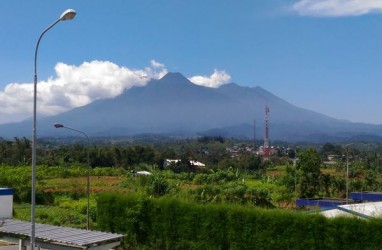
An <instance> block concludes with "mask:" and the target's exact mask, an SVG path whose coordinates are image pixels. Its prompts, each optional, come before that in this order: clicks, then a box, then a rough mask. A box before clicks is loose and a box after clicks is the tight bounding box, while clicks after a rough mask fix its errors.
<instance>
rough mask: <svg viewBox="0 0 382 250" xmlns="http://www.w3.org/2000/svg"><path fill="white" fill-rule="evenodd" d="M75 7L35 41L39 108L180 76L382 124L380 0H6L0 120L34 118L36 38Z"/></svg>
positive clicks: (0, 46)
mask: <svg viewBox="0 0 382 250" xmlns="http://www.w3.org/2000/svg"><path fill="white" fill-rule="evenodd" d="M69 8H71V9H75V10H76V12H77V15H76V17H75V18H74V19H73V20H71V21H60V22H59V23H57V25H55V26H54V27H53V28H52V29H50V30H49V31H48V32H47V33H45V35H44V36H43V38H42V40H41V43H40V45H39V49H38V57H37V72H38V84H37V86H38V87H37V89H38V95H37V98H38V99H37V103H38V106H37V110H38V114H39V115H54V114H57V113H60V112H64V111H67V110H70V109H73V108H75V107H79V106H82V105H86V104H88V103H90V102H92V101H94V100H96V99H102V98H112V97H114V96H116V95H119V94H120V93H122V92H123V91H124V90H125V89H129V88H131V87H132V86H143V85H145V84H146V83H147V82H148V81H149V80H150V79H159V78H161V77H162V76H164V75H165V74H166V73H167V72H180V73H182V74H183V75H184V76H185V77H187V78H189V79H190V80H191V81H192V82H194V83H195V84H199V85H203V86H207V87H212V88H214V87H219V86H221V85H222V84H226V83H231V82H233V83H236V84H239V85H241V86H248V87H255V86H260V87H262V88H264V89H266V90H268V91H270V92H271V93H273V94H274V95H276V96H278V97H280V98H282V99H284V100H286V101H288V102H290V103H291V104H294V105H296V106H298V107H301V108H306V109H309V110H313V111H316V112H319V113H322V114H325V115H328V116H330V117H333V118H337V119H344V120H349V121H352V122H363V123H371V124H382V109H381V108H380V107H382V98H381V97H382V50H381V48H382V0H240V1H238V0H109V1H106V0H81V1H78V0H65V1H51V0H12V1H0V9H1V10H2V13H1V15H0V124H1V123H8V122H17V121H21V120H24V119H26V118H29V117H31V116H32V112H33V111H32V104H33V74H34V52H35V47H36V43H37V39H38V38H39V36H40V34H41V33H42V32H43V30H44V29H45V28H46V27H48V26H49V25H50V24H52V23H53V22H55V21H56V20H57V19H58V18H59V16H60V15H61V13H62V12H63V11H65V10H66V9H69ZM271 113H272V110H271ZM271 113H270V115H271Z"/></svg>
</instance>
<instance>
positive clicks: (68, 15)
mask: <svg viewBox="0 0 382 250" xmlns="http://www.w3.org/2000/svg"><path fill="white" fill-rule="evenodd" d="M76 14H77V13H76V11H75V10H73V9H67V10H65V11H64V12H63V13H62V14H61V16H60V20H61V21H65V20H72V19H73V18H74V17H75V16H76Z"/></svg>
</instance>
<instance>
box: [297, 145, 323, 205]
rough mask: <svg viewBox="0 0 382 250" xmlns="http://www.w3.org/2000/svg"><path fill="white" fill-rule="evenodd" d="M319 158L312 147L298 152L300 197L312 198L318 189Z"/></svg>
mask: <svg viewBox="0 0 382 250" xmlns="http://www.w3.org/2000/svg"><path fill="white" fill-rule="evenodd" d="M320 166H321V158H320V155H319V153H318V152H317V151H316V150H315V149H314V148H309V149H308V150H306V151H302V152H300V153H299V156H298V161H297V166H296V167H297V169H298V170H300V171H301V177H300V179H299V185H300V197H302V198H313V197H314V196H315V195H316V194H317V193H318V191H319V184H320V182H319V178H320V173H321V172H320Z"/></svg>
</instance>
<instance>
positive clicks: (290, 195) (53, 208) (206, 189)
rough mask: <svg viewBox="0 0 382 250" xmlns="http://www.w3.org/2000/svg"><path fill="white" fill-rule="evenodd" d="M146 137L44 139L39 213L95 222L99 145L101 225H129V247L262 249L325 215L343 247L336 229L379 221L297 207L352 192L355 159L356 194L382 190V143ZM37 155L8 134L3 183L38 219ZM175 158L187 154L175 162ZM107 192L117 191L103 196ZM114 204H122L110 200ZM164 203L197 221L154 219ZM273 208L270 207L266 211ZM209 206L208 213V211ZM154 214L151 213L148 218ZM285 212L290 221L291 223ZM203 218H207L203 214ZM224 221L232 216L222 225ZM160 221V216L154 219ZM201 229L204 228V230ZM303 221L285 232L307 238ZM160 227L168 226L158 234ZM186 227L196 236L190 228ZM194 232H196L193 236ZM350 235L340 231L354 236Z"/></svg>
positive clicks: (82, 223)
mask: <svg viewBox="0 0 382 250" xmlns="http://www.w3.org/2000/svg"><path fill="white" fill-rule="evenodd" d="M145 140H146V141H145V142H140V143H139V144H135V143H132V142H131V141H130V140H122V139H121V140H119V141H115V143H114V144H108V143H107V142H103V143H97V144H92V145H91V146H90V147H89V148H87V144H86V143H85V144H81V141H76V143H70V141H69V142H68V141H65V142H63V141H40V142H39V147H38V152H37V153H38V157H37V161H38V162H37V163H38V166H37V180H38V185H37V190H36V202H37V204H38V207H37V209H36V221H37V222H40V223H49V224H53V225H62V226H64V225H66V226H72V227H79V228H85V227H86V204H87V194H86V183H87V175H88V162H87V157H86V156H87V150H89V153H90V162H89V163H90V172H89V174H90V185H91V187H90V193H91V196H90V203H91V209H90V218H91V224H90V225H91V228H92V229H97V228H100V229H105V230H111V231H118V232H123V233H128V235H129V240H131V239H133V241H131V242H132V244H133V245H129V247H137V246H139V247H142V248H143V249H144V248H152V247H154V248H155V247H156V246H158V248H167V246H169V244H172V243H173V241H174V240H175V239H179V240H180V241H179V244H176V245H174V246H178V247H177V248H178V249H181V248H188V249H196V248H198V247H207V248H212V249H221V248H223V249H227V248H230V249H239V248H240V249H241V248H243V249H245V247H244V245H242V244H241V243H240V242H241V241H242V242H243V244H244V243H245V242H246V243H247V244H255V245H254V246H257V248H259V249H262V248H265V245H261V243H260V239H263V240H267V243H269V244H271V245H268V246H274V248H275V249H277V248H279V246H278V245H277V244H276V243H274V239H275V236H273V237H271V235H272V234H276V233H278V234H280V232H279V231H277V230H281V229H280V228H281V226H283V225H284V224H283V223H284V222H285V225H287V223H289V224H291V225H292V226H293V227H294V226H299V225H300V224H299V223H301V224H304V223H307V224H309V223H311V224H312V223H313V224H312V225H315V224H314V223H316V222H317V223H319V222H322V223H323V224H322V225H321V224H320V226H323V227H325V229H323V230H324V231H323V236H322V237H324V238H323V239H327V240H328V242H332V243H333V244H334V245H336V246H339V245H338V244H337V242H333V238H330V237H329V238H328V236H327V235H326V234H329V233H333V234H334V235H336V234H338V232H337V231H338V230H340V231H341V230H342V231H344V233H345V235H348V236H346V237H349V238H351V235H353V234H354V232H355V231H356V227H357V226H356V225H359V230H364V229H365V230H370V228H373V227H378V225H379V221H378V220H377V221H376V222H374V221H373V222H370V223H366V224H365V225H364V223H363V222H360V221H357V222H354V221H351V220H349V221H347V220H344V221H343V220H335V221H336V222H332V220H325V219H323V218H321V217H315V216H313V217H311V216H300V215H296V214H295V211H294V210H295V209H299V208H296V207H295V205H294V201H295V199H296V198H298V197H306V198H318V197H327V198H345V195H346V178H345V177H346V166H347V163H348V166H349V191H350V192H352V191H381V185H380V183H381V173H382V165H381V153H382V146H381V145H378V144H354V145H352V146H351V148H349V146H345V145H333V144H329V143H327V144H325V145H322V146H319V145H313V146H314V147H302V146H301V145H289V146H288V145H286V144H284V145H283V146H280V147H278V148H277V150H276V154H275V155H272V156H271V157H269V159H263V158H261V157H259V156H258V155H256V154H255V152H254V150H253V142H245V141H237V140H230V139H226V138H221V137H201V138H198V139H184V140H178V139H177V140H164V141H163V143H159V142H158V141H157V140H154V142H150V141H147V139H145ZM30 154H31V143H30V142H29V140H28V139H25V138H22V139H18V138H15V139H14V141H0V186H6V187H13V188H14V189H15V195H14V200H15V218H18V219H22V220H29V217H30V205H29V203H30V196H31V194H30V190H31V171H30V165H31V162H30ZM166 159H178V160H179V161H178V162H177V163H172V164H165V162H166V161H165V160H166ZM191 161H199V162H202V163H204V164H205V166H202V165H200V166H199V165H193V164H191ZM142 170H145V171H149V172H150V173H151V175H147V176H145V175H139V174H138V171H142ZM104 193H108V195H102V194H104ZM116 193H117V194H118V195H117V197H119V196H121V194H129V196H126V197H127V198H121V200H119V198H118V199H117V198H113V197H115V196H116V195H115V194H116ZM104 197H108V198H104ZM122 197H125V196H122ZM131 197H133V198H131ZM134 197H135V198H134ZM136 197H144V198H142V199H137V198H136ZM105 199H106V200H107V199H115V202H116V203H113V202H114V200H113V202H109V204H108V205H106V203H107V202H106V201H105ZM117 200H118V201H117ZM126 202H127V204H128V207H129V208H128V209H125V208H123V207H120V208H119V207H118V206H119V205H121V206H125V203H126ZM107 206H112V207H108V208H107ZM154 208H155V211H157V212H158V213H159V212H160V213H159V214H161V213H168V214H167V215H166V216H167V217H165V218H166V220H167V219H170V217H169V216H178V215H179V216H181V217H180V218H178V219H176V220H174V223H175V222H179V221H180V222H181V223H186V224H185V225H189V229H187V228H186V227H185V228H177V227H176V225H172V224H166V223H169V222H167V221H162V220H161V219H160V218H156V217H152V216H154V215H155V213H156V212H155V213H154V210H152V209H154ZM266 208H267V210H263V209H266ZM270 208H271V209H270ZM292 208H293V210H291V209H292ZM100 209H102V210H100ZM105 209H106V210H105ZM107 209H109V211H110V214H109V215H106V214H105V211H108V210H107ZM118 209H124V210H123V211H122V213H121V215H119V216H123V218H122V217H121V218H120V217H118V216H117V217H115V218H116V219H118V218H119V219H120V220H118V221H116V222H113V223H117V224H118V223H124V224H125V225H120V226H116V225H117V224H116V225H114V226H110V225H107V224H105V218H106V217H105V216H116V215H115V214H114V212H111V211H114V210H116V211H118ZM166 209H167V210H166ZM171 209H172V210H171ZM187 209H189V211H188V210H187ZM278 209H283V210H284V211H280V210H278ZM186 210H187V211H186ZM233 211H235V212H233ZM126 213H127V214H126ZM200 213H205V216H206V217H203V216H202V215H200ZM235 213H237V214H235ZM234 214H235V216H234ZM239 215H240V216H242V217H240V216H239ZM259 215H261V216H265V217H264V221H266V222H269V223H271V224H270V225H278V226H280V228H279V229H269V230H268V229H267V228H266V227H265V229H264V230H265V231H264V234H262V231H259V230H257V231H256V228H257V227H256V226H254V225H252V224H251V223H255V222H256V221H259V220H260V222H261V223H263V222H264V221H263V219H261V218H263V217H261V218H259V217H258V216H259ZM271 215H273V216H275V218H279V219H280V224H278V222H277V221H273V220H272V219H271V218H270V217H272V216H271ZM100 216H101V217H100ZM157 216H159V215H157ZM182 216H185V217H182ZM208 216H211V218H210V217H208ZM267 216H268V217H267ZM113 218H114V217H113ZM195 218H196V219H195ZM281 218H282V219H281ZM309 218H313V219H309ZM146 219H147V220H148V221H145V220H146ZM233 219H235V220H238V221H241V222H242V224H243V226H244V225H246V224H245V223H249V224H248V225H247V226H244V227H243V228H241V227H240V225H239V224H235V223H234V220H233ZM284 219H285V221H284V222H281V221H283V220H284ZM195 220H201V222H199V221H198V222H196V221H195ZM311 220H312V221H311ZM140 221H141V222H140ZM202 221H204V223H205V224H203V223H202ZM224 221H225V223H226V224H223V225H221V224H218V222H224ZM154 222H155V223H159V224H155V225H154V224H152V223H154ZM187 223H189V224H187ZM264 223H265V222H264ZM272 223H273V224H272ZM342 224H344V228H345V229H340V226H339V225H342ZM118 225H119V224H118ZM259 225H261V224H259ZM119 227H121V228H119ZM122 227H124V228H122ZM126 227H128V228H126ZM198 227H199V228H200V230H197V228H198ZM215 227H219V228H215ZM247 227H248V228H247ZM293 227H292V229H290V230H291V231H288V230H289V229H288V228H287V227H285V228H284V229H285V230H286V231H287V232H286V233H281V235H283V236H285V237H286V236H288V237H291V236H290V235H289V233H292V232H295V233H296V235H297V236H296V237H297V238H298V237H300V238H301V237H302V236H301V235H303V234H302V232H303V231H301V232H300V231H293V230H297V229H293ZM302 228H303V229H304V230H313V226H312V227H310V228H305V226H302ZM170 229H171V230H170ZM153 230H162V231H160V232H155V233H153ZM166 230H167V231H166ZM169 230H170V231H173V230H175V231H176V230H179V231H178V232H179V234H177V235H172V236H171V234H170V233H169V235H168V237H170V238H163V237H167V236H165V235H163V234H164V233H163V232H169ZM203 230H204V231H203ZM207 230H210V231H211V232H215V231H216V234H215V235H216V237H217V240H216V241H215V240H214V244H215V243H216V244H217V245H211V244H212V242H210V243H208V242H206V241H207V240H208V239H205V238H203V237H205V236H202V235H198V233H199V231H200V233H202V232H206V231H207ZM214 230H215V231H214ZM219 230H222V231H219ZM243 230H244V231H243ZM253 230H255V231H253ZM267 230H268V231H267ZM373 230H374V229H373ZM375 230H376V229H375ZM175 231H174V233H175ZM313 231H314V230H313ZM332 231H333V232H332ZM345 231H346V232H345ZM236 232H241V234H242V235H246V234H249V233H251V234H252V233H253V234H254V233H256V236H257V235H258V234H259V237H260V238H259V242H253V241H254V239H253V238H256V237H252V239H251V240H252V241H251V242H249V240H246V239H242V237H244V236H240V235H239V234H238V233H236ZM186 233H189V234H190V236H185V235H184V234H186ZM220 233H224V234H225V235H228V236H227V237H228V238H227V239H223V238H219V237H222V235H220ZM138 234H139V235H138ZM151 234H153V235H156V234H158V235H157V236H158V240H154V239H152V238H150V237H151V236H149V235H151ZM145 235H146V236H145ZM191 235H196V236H193V237H194V238H190V237H191ZM261 235H263V236H264V238H261V237H263V236H261ZM283 236H280V237H283ZM131 237H133V238H131ZM145 237H148V238H145ZM161 237H162V238H161ZM312 237H313V236H312ZM325 237H326V238H325ZM346 237H345V236H344V237H343V238H340V239H341V240H344V241H345V240H348V238H346ZM362 237H366V236H362ZM297 238H296V239H294V238H293V239H291V240H290V241H288V242H284V243H285V244H286V245H285V246H292V245H293V246H294V245H295V244H297V243H296V242H295V240H296V241H297ZM142 240H148V243H147V244H142ZM195 240H197V242H195ZM279 240H281V239H279ZM283 240H284V239H283ZM310 240H311V241H310V243H307V242H305V241H304V242H305V243H301V244H302V245H299V244H300V243H298V244H297V245H296V246H299V247H300V248H299V247H297V248H294V247H290V248H293V249H302V248H303V246H304V247H306V248H310V246H311V245H309V244H312V242H314V241H316V240H318V238H316V236H314V237H313V238H311V239H310ZM341 240H340V241H339V242H341ZM268 241H269V242H268ZM281 242H282V241H281ZM209 244H210V245H209ZM263 244H264V243H263ZM272 244H274V245H272ZM320 244H321V243H320ZM322 244H323V245H322V248H326V245H325V244H326V243H325V244H324V243H322ZM248 246H252V245H248ZM257 248H256V249H257ZM284 248H285V247H284ZM284 248H283V249H284ZM340 248H341V247H340ZM340 248H339V249H340ZM329 249H330V248H329Z"/></svg>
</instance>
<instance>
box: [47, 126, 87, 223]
mask: <svg viewBox="0 0 382 250" xmlns="http://www.w3.org/2000/svg"><path fill="white" fill-rule="evenodd" d="M53 126H54V127H55V128H66V129H69V130H72V131H75V132H78V133H81V134H83V135H84V136H85V137H86V139H87V142H88V147H87V162H88V179H87V187H86V193H87V200H88V203H87V207H86V218H87V219H86V229H87V230H89V207H90V202H89V197H90V158H89V147H90V140H89V136H88V135H87V134H86V133H85V132H83V131H81V130H77V129H74V128H70V127H66V126H64V125H62V124H60V123H56V124H54V125H53Z"/></svg>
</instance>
